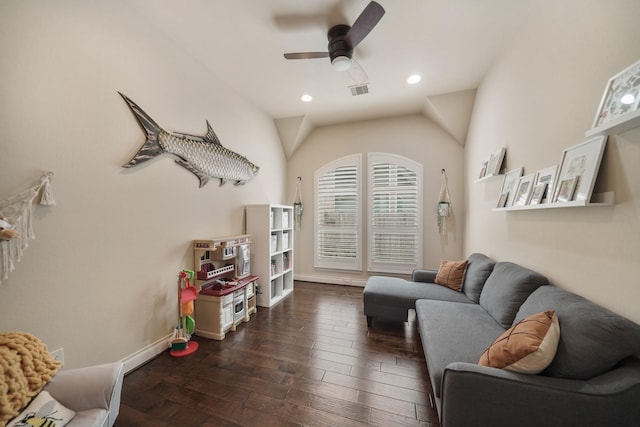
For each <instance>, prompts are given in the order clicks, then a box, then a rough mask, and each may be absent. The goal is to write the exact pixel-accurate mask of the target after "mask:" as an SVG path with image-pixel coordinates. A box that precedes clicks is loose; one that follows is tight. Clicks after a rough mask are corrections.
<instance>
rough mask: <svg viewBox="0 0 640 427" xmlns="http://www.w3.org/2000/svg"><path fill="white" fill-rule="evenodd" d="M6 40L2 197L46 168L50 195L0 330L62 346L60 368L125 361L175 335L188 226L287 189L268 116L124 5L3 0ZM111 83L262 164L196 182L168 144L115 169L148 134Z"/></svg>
mask: <svg viewBox="0 0 640 427" xmlns="http://www.w3.org/2000/svg"><path fill="white" fill-rule="evenodd" d="M0 52H1V53H2V57H3V59H2V61H0V93H1V96H0V135H2V137H1V139H0V198H3V199H4V198H6V197H8V196H10V195H13V194H15V193H17V192H19V191H21V190H23V189H26V188H27V187H29V186H31V185H33V184H35V183H37V180H38V178H39V176H40V174H41V172H42V171H43V170H52V171H54V172H55V177H54V179H53V190H54V195H55V198H56V200H57V206H53V207H37V208H36V210H35V220H34V228H35V233H36V236H37V238H36V240H34V241H32V242H31V245H30V247H29V248H28V249H27V251H26V253H25V256H24V258H23V260H22V261H21V262H20V263H19V264H18V265H17V270H16V271H15V272H13V273H12V274H11V275H10V277H9V280H8V281H6V282H3V283H2V286H0V330H2V331H10V330H21V331H29V332H31V333H33V334H35V335H37V336H39V337H40V338H41V339H42V340H43V341H45V343H46V344H47V345H48V346H49V348H50V349H56V348H58V347H64V349H65V359H66V366H67V367H75V366H84V365H89V364H93V363H101V362H106V361H111V360H116V359H120V358H123V357H125V356H127V355H129V354H131V353H133V352H135V351H137V350H139V349H141V348H143V347H144V346H147V345H149V344H151V343H153V342H154V341H156V340H158V339H160V338H161V337H163V336H166V335H167V334H169V333H171V331H172V328H173V326H174V325H175V324H176V322H177V278H176V275H177V273H178V272H179V271H180V270H181V269H182V268H192V265H193V261H192V258H193V256H192V251H191V245H190V241H191V240H192V239H197V238H207V237H214V236H221V235H222V236H224V235H229V234H235V233H241V232H242V231H243V215H244V209H243V206H244V205H245V204H250V203H282V202H283V201H284V194H285V193H284V190H285V175H284V173H285V170H286V160H285V157H284V154H283V151H282V147H281V146H280V144H279V141H278V136H277V132H276V130H275V127H274V125H273V121H272V120H271V119H270V118H269V117H267V116H265V115H264V114H263V113H261V112H259V111H258V110H256V109H255V108H254V107H252V106H251V105H249V104H248V103H247V102H245V101H244V100H243V99H241V98H240V97H239V96H238V95H237V94H236V93H234V92H233V91H232V90H230V89H229V88H227V87H225V86H223V85H222V84H221V83H219V79H216V76H215V70H210V69H205V68H203V66H202V65H201V63H200V62H199V61H198V59H197V58H193V57H189V56H186V55H185V54H184V51H183V50H182V49H180V48H179V47H177V46H175V45H174V44H173V43H172V42H171V40H166V39H164V38H163V36H162V35H161V34H160V33H159V32H157V31H156V30H155V29H154V28H153V27H151V26H149V25H148V24H147V23H146V21H145V19H144V17H143V16H140V15H139V14H138V13H137V12H136V11H135V9H134V8H133V7H131V6H128V5H127V3H126V2H117V3H116V2H85V1H65V2H47V1H29V2H23V1H13V0H11V1H3V2H2V3H1V4H0ZM117 91H121V92H123V93H125V94H126V95H128V96H129V97H130V98H132V99H133V100H134V101H135V102H137V103H138V104H139V105H140V107H141V108H142V109H144V110H145V111H146V112H147V113H148V114H149V115H151V116H152V117H153V118H154V119H155V120H156V121H157V122H158V124H160V125H161V126H163V127H165V128H166V129H167V130H171V131H179V132H186V133H191V134H196V135H204V132H205V131H206V126H205V120H206V119H208V120H209V121H210V122H211V124H212V127H213V128H214V130H215V132H216V133H217V135H218V137H219V138H220V139H221V141H222V143H223V144H224V145H225V146H226V147H228V148H229V149H231V150H234V151H237V152H238V153H240V154H243V155H246V156H247V157H248V158H249V159H250V160H253V161H254V162H255V163H256V164H258V165H259V166H261V170H260V173H259V174H258V176H257V177H256V178H254V179H253V180H252V181H250V182H249V183H248V184H246V185H245V186H243V187H234V186H233V185H232V184H227V185H225V186H223V187H219V186H218V182H217V181H213V180H212V181H211V182H210V183H209V184H208V185H206V186H205V187H203V188H198V180H197V178H196V177H195V176H194V175H193V174H191V173H190V172H188V171H187V170H185V169H183V168H182V167H180V166H178V165H176V164H175V163H174V162H173V159H171V158H170V157H169V156H167V155H163V156H161V157H160V158H158V159H156V160H152V161H149V162H147V164H144V165H141V166H138V167H135V168H132V169H123V168H122V167H121V165H122V164H125V163H127V162H128V161H129V159H130V158H131V157H132V156H133V155H134V154H135V153H136V151H137V150H138V148H139V147H140V146H141V145H142V143H143V142H144V136H143V134H142V132H141V130H140V129H139V127H138V124H137V123H136V121H135V120H134V117H133V115H132V114H131V112H130V111H129V109H128V107H127V106H126V104H125V102H124V101H123V100H122V99H121V98H120V96H119V95H118V94H117ZM248 124H250V125H248Z"/></svg>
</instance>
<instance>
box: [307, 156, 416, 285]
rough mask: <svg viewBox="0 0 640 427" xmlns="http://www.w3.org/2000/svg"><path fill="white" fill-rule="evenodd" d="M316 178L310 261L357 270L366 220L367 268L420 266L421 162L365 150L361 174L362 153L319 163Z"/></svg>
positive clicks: (394, 270)
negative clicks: (311, 255) (321, 164)
mask: <svg viewBox="0 0 640 427" xmlns="http://www.w3.org/2000/svg"><path fill="white" fill-rule="evenodd" d="M314 179H315V218H314V227H315V228H314V235H315V242H314V248H315V249H314V267H316V268H331V269H342V270H357V271H361V270H362V264H363V263H362V260H363V258H364V256H363V253H364V239H363V236H362V230H363V224H365V223H366V225H367V227H366V230H367V234H366V241H367V251H366V254H367V270H368V271H372V272H385V273H401V274H410V273H411V271H412V270H413V269H415V268H421V267H422V258H423V255H422V254H423V249H422V234H423V231H422V210H423V209H422V165H420V164H419V163H416V162H414V161H413V160H410V159H408V158H406V157H402V156H398V155H394V154H387V153H369V154H368V156H367V173H366V175H365V173H364V171H362V156H361V155H360V154H354V155H350V156H346V157H343V158H340V159H337V160H334V161H332V162H330V163H328V164H326V165H325V166H323V167H321V168H320V169H318V170H317V171H316V172H315V174H314ZM365 189H366V190H365ZM365 191H366V196H367V197H366V200H367V203H366V206H367V210H366V211H367V215H365V214H364V210H363V200H364V194H365Z"/></svg>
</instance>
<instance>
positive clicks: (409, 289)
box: [362, 276, 471, 314]
mask: <svg viewBox="0 0 640 427" xmlns="http://www.w3.org/2000/svg"><path fill="white" fill-rule="evenodd" d="M362 298H363V300H364V306H365V311H366V308H367V306H368V305H369V304H373V305H384V306H391V307H403V308H415V306H416V300H417V299H421V298H427V299H434V300H444V301H456V302H466V303H471V301H469V300H468V299H467V297H466V296H465V295H464V294H462V293H460V292H455V291H453V290H451V289H449V288H446V287H444V286H440V285H435V284H433V283H422V282H409V281H407V280H404V279H400V278H398V277H385V276H371V277H369V279H368V280H367V284H366V286H365V288H364V291H363V295H362ZM365 314H367V313H366V312H365Z"/></svg>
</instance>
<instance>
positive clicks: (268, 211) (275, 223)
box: [245, 205, 293, 307]
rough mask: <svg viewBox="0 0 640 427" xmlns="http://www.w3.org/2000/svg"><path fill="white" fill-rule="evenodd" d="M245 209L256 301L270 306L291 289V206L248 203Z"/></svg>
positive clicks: (260, 304) (264, 305) (261, 304)
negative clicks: (250, 241)
mask: <svg viewBox="0 0 640 427" xmlns="http://www.w3.org/2000/svg"><path fill="white" fill-rule="evenodd" d="M245 210H246V215H247V216H246V220H247V226H246V232H247V233H249V234H251V235H252V244H251V251H252V256H251V271H252V273H253V274H255V275H257V276H258V277H259V280H258V284H259V289H258V295H257V304H258V305H259V306H261V307H271V306H273V305H275V304H277V303H278V302H280V301H281V300H282V299H283V298H286V297H287V296H288V295H290V294H291V293H292V292H293V207H292V206H285V205H248V206H246V209H245Z"/></svg>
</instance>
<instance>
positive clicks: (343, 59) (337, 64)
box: [331, 56, 351, 71]
mask: <svg viewBox="0 0 640 427" xmlns="http://www.w3.org/2000/svg"><path fill="white" fill-rule="evenodd" d="M331 66H332V67H333V69H334V70H336V71H347V70H348V69H349V68H350V67H351V58H349V57H348V56H336V57H335V58H333V59H332V60H331Z"/></svg>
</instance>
